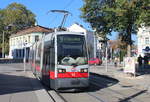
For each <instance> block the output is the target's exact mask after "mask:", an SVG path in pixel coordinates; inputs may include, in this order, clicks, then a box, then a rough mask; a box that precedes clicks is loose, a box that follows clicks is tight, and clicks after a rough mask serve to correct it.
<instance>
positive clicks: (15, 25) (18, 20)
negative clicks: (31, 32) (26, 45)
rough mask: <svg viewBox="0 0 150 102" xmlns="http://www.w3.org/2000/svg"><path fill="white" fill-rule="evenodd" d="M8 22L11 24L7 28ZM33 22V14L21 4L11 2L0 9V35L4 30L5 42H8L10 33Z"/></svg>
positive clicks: (31, 24)
mask: <svg viewBox="0 0 150 102" xmlns="http://www.w3.org/2000/svg"><path fill="white" fill-rule="evenodd" d="M10 24H11V25H12V26H11V28H8V26H9V25H10ZM34 24H35V15H34V14H33V13H32V12H31V11H30V10H28V9H27V8H26V7H25V6H24V5H22V4H18V3H12V4H10V5H8V6H7V7H6V8H4V9H0V34H1V36H2V33H3V31H4V32H5V42H6V43H8V40H9V36H10V35H11V34H14V33H16V32H17V31H18V30H22V29H24V28H26V27H30V26H33V25H34ZM1 38H2V37H0V40H1V41H2V39H1Z"/></svg>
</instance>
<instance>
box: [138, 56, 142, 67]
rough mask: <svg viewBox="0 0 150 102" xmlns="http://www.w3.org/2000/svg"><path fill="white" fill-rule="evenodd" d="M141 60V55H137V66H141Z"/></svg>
mask: <svg viewBox="0 0 150 102" xmlns="http://www.w3.org/2000/svg"><path fill="white" fill-rule="evenodd" d="M142 61H143V58H142V56H141V55H139V57H138V66H139V68H140V67H142V64H143V63H142Z"/></svg>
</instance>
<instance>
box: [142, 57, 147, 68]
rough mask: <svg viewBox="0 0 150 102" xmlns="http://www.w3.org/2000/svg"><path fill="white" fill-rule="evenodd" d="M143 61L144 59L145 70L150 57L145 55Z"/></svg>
mask: <svg viewBox="0 0 150 102" xmlns="http://www.w3.org/2000/svg"><path fill="white" fill-rule="evenodd" d="M143 59H144V68H147V66H148V56H147V55H145V56H144V58H143Z"/></svg>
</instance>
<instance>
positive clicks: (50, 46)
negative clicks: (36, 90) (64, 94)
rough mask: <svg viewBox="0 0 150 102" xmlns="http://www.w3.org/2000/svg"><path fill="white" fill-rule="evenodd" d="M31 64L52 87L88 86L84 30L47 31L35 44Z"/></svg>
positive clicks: (56, 88) (35, 71) (41, 78)
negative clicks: (79, 31)
mask: <svg viewBox="0 0 150 102" xmlns="http://www.w3.org/2000/svg"><path fill="white" fill-rule="evenodd" d="M30 64H31V68H32V71H33V73H34V74H35V75H36V76H37V77H39V79H40V80H41V81H42V82H43V83H44V84H46V85H48V86H49V87H50V88H52V89H55V90H59V89H80V88H86V87H88V86H89V65H88V52H87V44H86V38H85V35H83V34H82V33H73V32H66V31H65V32H54V33H49V34H46V35H45V36H44V37H43V38H42V39H41V40H40V41H38V42H36V43H35V44H34V45H33V46H32V48H31V50H30Z"/></svg>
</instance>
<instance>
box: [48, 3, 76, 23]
mask: <svg viewBox="0 0 150 102" xmlns="http://www.w3.org/2000/svg"><path fill="white" fill-rule="evenodd" d="M73 2H74V0H70V1H69V2H68V3H67V4H66V6H64V7H63V9H67V8H68V7H69V6H71V4H72V3H73ZM57 17H58V16H57V15H55V16H54V17H53V19H52V20H51V22H50V25H51V24H53V23H54V21H55V20H56V19H57Z"/></svg>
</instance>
